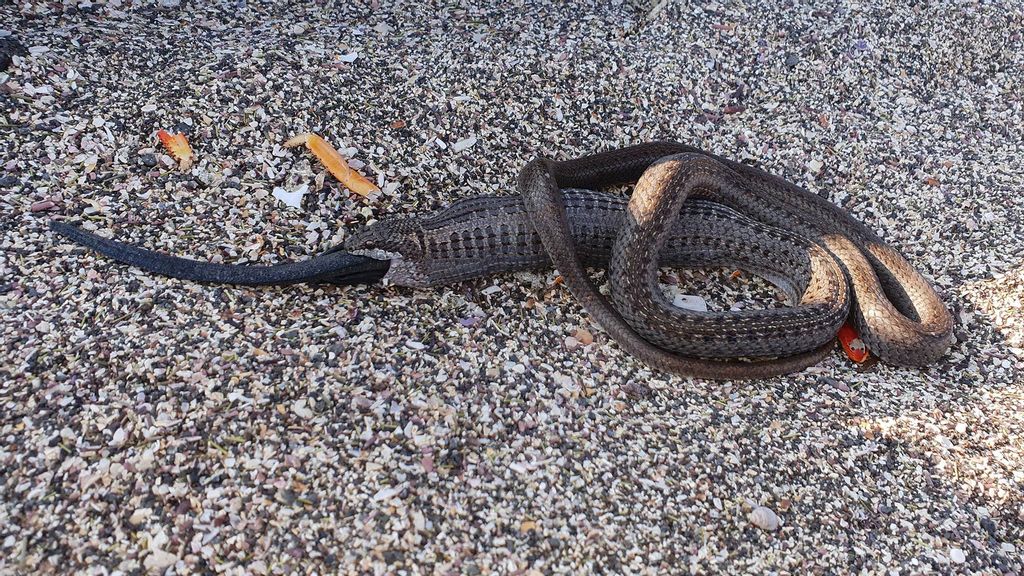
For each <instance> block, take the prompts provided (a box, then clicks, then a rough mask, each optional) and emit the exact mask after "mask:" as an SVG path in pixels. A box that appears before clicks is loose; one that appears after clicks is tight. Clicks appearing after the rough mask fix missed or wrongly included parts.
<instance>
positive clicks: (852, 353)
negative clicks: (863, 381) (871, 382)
mask: <svg viewBox="0 0 1024 576" xmlns="http://www.w3.org/2000/svg"><path fill="white" fill-rule="evenodd" d="M839 343H840V344H841V345H842V346H843V351H844V352H846V355H847V357H849V358H850V360H853V361H854V362H857V363H861V362H864V361H865V360H867V359H868V347H867V345H866V344H864V341H863V340H861V339H860V335H859V334H857V331H856V330H854V329H853V326H850V325H849V324H843V327H842V328H840V329H839Z"/></svg>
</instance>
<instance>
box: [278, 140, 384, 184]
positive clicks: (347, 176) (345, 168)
mask: <svg viewBox="0 0 1024 576" xmlns="http://www.w3.org/2000/svg"><path fill="white" fill-rule="evenodd" d="M303 145H305V146H306V148H309V151H310V152H312V153H313V155H314V156H316V157H317V160H319V161H320V163H321V164H323V165H324V167H325V168H327V171H328V172H330V173H331V175H332V176H334V177H335V178H337V179H338V181H339V182H341V183H342V184H344V185H345V187H346V188H348V189H349V190H351V191H353V192H355V193H356V194H359V195H360V196H363V197H366V196H369V195H370V194H372V193H374V192H380V188H378V187H377V185H376V184H374V183H373V182H370V181H369V180H367V179H366V177H365V176H363V175H362V174H360V173H359V172H356V171H355V170H353V169H352V168H349V165H348V161H347V160H345V158H344V157H343V156H342V155H341V154H339V153H338V151H337V150H335V149H334V146H331V144H330V142H328V141H326V140H324V139H323V138H321V137H319V136H317V135H316V134H311V133H308V132H307V133H305V134H299V135H298V136H295V137H294V138H291V139H289V140H288V141H287V142H285V143H284V146H285V148H294V147H296V146H303Z"/></svg>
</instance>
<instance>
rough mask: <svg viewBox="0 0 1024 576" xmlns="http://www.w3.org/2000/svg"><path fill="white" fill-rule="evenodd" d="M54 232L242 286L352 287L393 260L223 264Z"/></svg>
mask: <svg viewBox="0 0 1024 576" xmlns="http://www.w3.org/2000/svg"><path fill="white" fill-rule="evenodd" d="M50 229H51V230H53V231H54V232H56V233H57V234H59V235H61V236H63V237H65V238H67V239H68V240H71V241H72V242H74V243H76V244H79V245H81V246H84V247H86V248H89V249H91V250H95V251H96V252H99V253H100V254H102V255H104V256H106V257H108V258H111V259H112V260H115V261H117V262H120V263H122V264H128V265H130V266H135V267H137V268H141V269H143V270H146V271H147V272H152V273H154V274H160V275H161V276H169V277H171V278H178V279H180V280H192V281H195V282H207V283H216V284H238V285H242V286H283V285H288V284H300V283H325V284H338V285H342V286H351V285H356V284H375V283H377V282H379V281H380V280H381V279H382V278H384V276H385V275H386V274H387V272H388V269H389V268H390V267H391V261H390V260H378V259H375V258H370V257H367V256H359V255H356V254H349V253H348V252H342V251H340V250H328V251H327V252H325V253H323V254H320V255H317V256H314V257H312V258H309V259H308V260H302V261H299V262H285V263H282V264H274V265H269V266H264V265H250V264H217V263H213V262H201V261H199V260H192V259H189V258H181V257H179V256H171V255H169V254H162V253H160V252H156V251H153V250H147V249H145V248H139V247H137V246H132V245H130V244H125V243H124V242H118V241H116V240H110V239H109V238H104V237H102V236H99V235H97V234H93V233H92V232H88V231H86V230H82V229H81V228H79V227H77V226H73V225H71V224H67V223H64V222H57V221H51V222H50Z"/></svg>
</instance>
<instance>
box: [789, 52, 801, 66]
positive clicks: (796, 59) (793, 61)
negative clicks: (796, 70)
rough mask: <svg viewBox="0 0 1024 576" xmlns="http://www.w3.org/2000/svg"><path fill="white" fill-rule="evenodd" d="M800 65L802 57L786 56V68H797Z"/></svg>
mask: <svg viewBox="0 0 1024 576" xmlns="http://www.w3.org/2000/svg"><path fill="white" fill-rule="evenodd" d="M799 63H800V57H799V56H797V55H796V54H787V55H786V67H787V68H793V67H794V66H796V65H797V64H799Z"/></svg>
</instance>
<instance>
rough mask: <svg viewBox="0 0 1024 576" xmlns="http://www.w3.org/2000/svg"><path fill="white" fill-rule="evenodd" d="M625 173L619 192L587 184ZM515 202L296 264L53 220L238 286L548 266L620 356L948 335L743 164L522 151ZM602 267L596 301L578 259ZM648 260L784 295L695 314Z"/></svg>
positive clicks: (829, 210)
mask: <svg viewBox="0 0 1024 576" xmlns="http://www.w3.org/2000/svg"><path fill="white" fill-rule="evenodd" d="M631 182H636V187H635V190H634V191H633V194H632V196H631V197H630V198H629V200H628V203H627V201H626V199H624V198H621V197H618V196H615V195H611V194H607V193H600V192H593V191H591V190H593V189H600V188H605V187H608V186H610V185H613V184H619V183H631ZM519 188H520V192H521V196H520V197H515V196H480V197H476V198H469V199H466V200H462V201H459V202H456V203H455V204H453V205H452V206H450V207H448V208H447V209H445V210H442V211H440V212H437V213H435V214H431V215H426V216H411V217H404V218H396V219H391V220H387V221H384V222H380V223H377V224H374V225H371V226H369V227H368V228H366V229H364V230H362V231H360V232H357V233H355V234H353V235H352V236H351V237H350V238H349V239H348V240H347V241H346V242H345V245H344V249H345V250H347V252H348V253H345V252H342V251H341V250H340V247H339V248H337V249H334V250H331V251H329V252H328V253H326V254H323V255H320V256H317V257H314V258H311V259H310V260H307V261H305V262H300V263H289V264H283V265H278V266H270V267H267V266H229V265H219V264H209V263H201V262H196V261H191V260H186V259H182V258H177V257H173V256H166V255H161V254H157V253H153V252H150V251H146V250H141V249H138V248H134V247H130V246H126V245H123V244H121V243H118V242H114V241H111V240H106V239H103V238H100V237H98V236H95V235H91V234H89V233H86V232H84V231H81V230H79V229H77V228H74V227H71V226H68V225H66V224H55V225H54V227H55V229H56V230H57V231H58V232H60V233H61V234H64V235H66V236H68V237H71V238H72V239H74V240H76V241H78V242H80V243H82V244H85V245H87V246H90V247H92V248H95V249H97V250H99V251H101V252H103V253H104V254H107V255H109V256H111V257H113V258H115V259H118V260H120V261H123V262H128V263H131V264H134V265H138V266H141V267H143V268H145V269H147V270H151V271H154V272H158V273H161V274H166V275H170V276H174V277H178V278H187V279H194V280H200V281H216V282H233V283H240V284H285V283H293V282H297V281H327V282H336V283H343V284H344V283H355V282H357V281H366V280H372V279H375V278H377V277H379V276H380V275H379V274H378V275H377V276H375V274H376V271H378V270H381V274H383V272H382V269H381V268H379V267H375V265H374V264H373V262H374V261H370V260H365V259H364V260H359V259H358V256H354V255H353V254H355V255H372V256H375V257H380V256H383V257H385V258H387V259H390V266H388V267H386V268H385V269H387V272H386V275H384V277H385V278H387V279H389V280H390V281H392V282H393V283H395V284H399V285H405V286H415V287H430V286H438V285H442V284H449V283H452V282H458V281H462V280H467V279H470V278H477V277H481V276H487V275H492V274H497V273H502V272H508V271H513V270H524V269H538V268H543V267H545V266H550V265H551V264H554V267H555V268H557V269H558V270H559V271H560V272H561V274H562V276H563V277H564V278H565V282H566V285H567V287H568V288H569V290H570V292H572V294H573V295H574V296H575V297H576V298H577V299H578V300H579V301H580V302H581V304H582V305H583V307H584V308H585V309H586V310H587V312H588V313H589V314H590V315H591V317H592V319H593V320H594V321H595V322H596V323H598V324H599V325H600V326H601V327H602V328H603V329H604V330H605V331H607V332H608V334H609V335H610V336H611V337H612V338H613V339H614V340H615V341H616V342H618V343H619V345H620V346H621V347H622V348H623V349H625V350H626V351H627V352H629V353H631V354H633V355H635V356H637V357H638V358H639V359H641V360H643V361H644V362H647V363H648V364H650V365H652V366H654V367H655V368H658V369H660V370H664V371H668V372H674V373H677V374H681V375H685V376H693V377H702V378H728V379H739V378H761V377H768V376H773V375H778V374H784V373H788V372H794V371H798V370H801V369H803V368H805V367H806V366H808V365H811V364H814V363H815V362H817V361H818V360H819V359H821V358H822V357H823V356H824V355H825V354H827V353H828V351H829V350H830V349H831V347H832V345H833V342H834V337H835V335H836V333H837V331H838V329H839V327H840V326H841V325H842V323H843V322H844V321H845V320H847V319H848V318H849V319H850V320H852V322H853V324H854V326H855V328H856V329H857V330H858V332H859V333H860V336H861V338H862V339H863V340H864V342H865V343H866V345H867V346H868V348H869V349H870V350H871V351H872V352H873V353H874V354H876V355H877V356H878V357H879V358H881V359H882V360H884V361H887V362H890V363H893V364H897V365H903V366H921V365H924V364H927V363H930V362H933V361H935V360H936V359H938V358H939V357H940V356H942V354H944V353H945V351H946V349H947V348H948V346H949V344H950V341H951V334H952V325H953V323H952V318H951V316H950V315H949V312H948V311H947V310H946V307H945V306H944V305H943V304H942V302H941V300H940V299H939V297H938V295H937V294H936V293H935V291H934V290H933V288H932V287H931V285H930V284H929V283H928V281H927V280H925V279H924V278H923V277H922V276H921V275H920V274H919V273H918V272H917V271H916V270H915V269H914V268H913V266H911V265H910V263H909V262H907V261H906V259H904V258H903V257H902V256H901V255H900V254H899V253H898V252H897V251H895V250H894V249H892V248H891V247H889V246H888V245H886V244H885V243H884V242H883V241H882V240H881V239H879V238H878V236H877V235H876V234H874V233H873V232H872V231H871V230H869V229H868V228H867V227H865V226H864V225H863V224H861V223H860V222H858V221H857V220H855V219H854V218H853V217H852V216H850V215H849V214H848V213H847V212H845V211H844V210H842V209H841V208H839V207H837V206H835V205H834V204H831V203H830V202H828V201H827V200H825V199H824V198H821V197H819V196H817V195H815V194H812V193H810V192H808V191H806V190H804V189H803V188H801V187H799V186H796V185H794V184H791V183H789V182H786V181H785V180H782V179H780V178H778V177H775V176H772V175H770V174H768V173H766V172H763V171H761V170H759V169H757V168H753V167H750V166H747V165H744V164H740V163H737V162H733V161H730V160H726V159H723V158H720V157H718V156H715V155H712V154H708V153H706V152H703V151H701V150H699V149H696V148H692V147H690V146H686V145H683V144H677V143H673V142H654V143H648V144H641V145H638V146H632V147H628V148H623V149H620V150H615V151H611V152H604V153H599V154H594V155H591V156H586V157H582V158H578V159H575V160H569V161H564V162H554V161H550V160H545V159H539V160H536V161H534V162H531V163H530V164H528V165H527V166H526V167H525V168H524V169H523V170H522V171H521V173H520V175H519ZM605 263H607V264H608V270H609V273H608V277H609V284H610V288H611V294H612V301H611V302H610V301H609V299H608V298H606V297H605V296H604V295H602V294H601V292H600V291H599V290H598V289H597V287H596V286H595V285H594V284H593V283H592V282H591V280H590V277H589V276H588V275H587V273H586V270H585V266H588V265H603V264H605ZM662 265H675V266H687V267H699V266H734V267H739V268H743V269H746V270H748V271H750V272H752V273H755V274H758V275H760V276H763V277H765V278H766V279H768V280H770V281H771V282H773V283H774V284H776V285H777V286H778V287H779V288H781V289H782V290H783V291H785V292H786V293H787V295H788V296H789V297H790V300H791V302H792V303H793V304H794V305H793V306H791V307H787V308H781V309H766V310H748V311H738V312H695V311H689V310H683V309H679V308H676V307H674V306H672V304H671V302H670V301H669V300H668V299H667V298H666V297H665V295H664V294H663V293H662V291H661V289H660V288H659V285H658V269H659V266H662Z"/></svg>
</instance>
